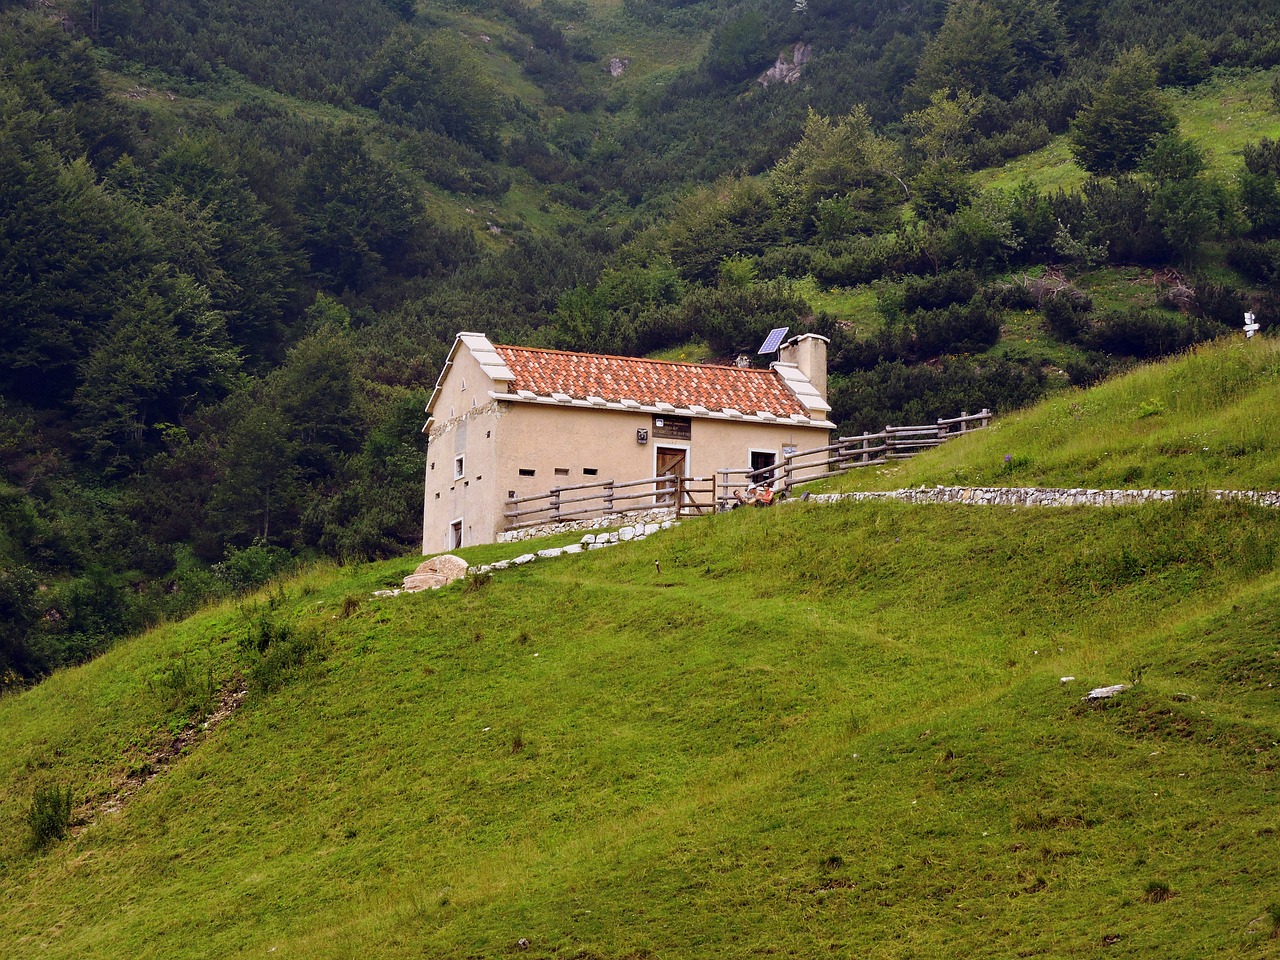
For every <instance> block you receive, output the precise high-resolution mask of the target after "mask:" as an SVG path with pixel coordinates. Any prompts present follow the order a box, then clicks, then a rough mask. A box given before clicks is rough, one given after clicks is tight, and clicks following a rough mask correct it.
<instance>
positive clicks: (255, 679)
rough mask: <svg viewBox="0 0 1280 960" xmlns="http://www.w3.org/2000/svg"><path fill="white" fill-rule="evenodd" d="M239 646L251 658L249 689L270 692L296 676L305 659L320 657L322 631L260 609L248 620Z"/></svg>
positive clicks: (322, 645)
mask: <svg viewBox="0 0 1280 960" xmlns="http://www.w3.org/2000/svg"><path fill="white" fill-rule="evenodd" d="M239 646H240V649H241V651H243V652H244V653H245V654H246V655H247V656H248V658H249V659H250V664H249V671H248V678H249V689H250V690H252V691H254V692H256V693H272V692H274V691H276V690H279V689H280V688H281V687H283V686H285V684H287V683H289V682H290V681H291V680H293V679H294V678H295V677H296V676H298V675H299V674H300V673H301V670H302V668H303V667H304V666H306V665H307V664H308V663H312V662H315V661H317V660H319V659H322V657H323V654H324V635H323V634H322V633H321V632H320V631H319V630H316V629H314V628H299V627H298V626H296V625H295V624H293V623H290V622H288V621H284V620H276V619H275V618H274V617H272V616H271V615H270V614H267V613H263V614H260V615H259V616H257V617H255V618H254V619H253V621H252V622H251V623H250V624H249V629H248V630H247V631H246V632H245V633H244V634H243V635H242V636H241V637H240V639H239Z"/></svg>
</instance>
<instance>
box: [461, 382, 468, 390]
mask: <svg viewBox="0 0 1280 960" xmlns="http://www.w3.org/2000/svg"><path fill="white" fill-rule="evenodd" d="M462 389H463V390H466V389H467V381H466V380H465V379H464V380H463V381H462Z"/></svg>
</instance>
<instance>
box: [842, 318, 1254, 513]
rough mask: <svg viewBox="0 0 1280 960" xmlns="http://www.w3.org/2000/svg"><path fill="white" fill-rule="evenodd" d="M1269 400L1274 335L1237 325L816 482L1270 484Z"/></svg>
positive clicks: (874, 485) (868, 485)
mask: <svg viewBox="0 0 1280 960" xmlns="http://www.w3.org/2000/svg"><path fill="white" fill-rule="evenodd" d="M1277 409H1280V342H1278V341H1276V340H1274V339H1271V338H1261V337H1259V338H1255V339H1253V340H1246V339H1245V338H1244V336H1243V334H1237V335H1235V336H1232V337H1229V338H1226V339H1225V340H1223V341H1220V342H1218V343H1214V344H1208V345H1203V346H1201V347H1199V348H1196V349H1194V350H1193V351H1192V352H1190V353H1188V354H1186V355H1184V356H1181V357H1178V358H1176V359H1173V360H1167V361H1163V362H1160V363H1152V364H1145V365H1142V366H1140V367H1137V368H1136V369H1134V370H1133V371H1131V372H1130V373H1128V374H1126V375H1125V376H1122V377H1117V378H1115V379H1113V380H1111V381H1108V382H1106V383H1103V384H1101V385H1099V386H1097V387H1094V388H1092V389H1090V390H1078V389H1073V390H1064V391H1063V392H1061V393H1059V394H1057V395H1055V396H1054V397H1053V398H1052V399H1050V400H1048V401H1046V402H1044V403H1042V404H1039V405H1037V406H1035V407H1032V408H1030V409H1029V410H1026V411H1022V412H1019V413H1015V414H1011V415H1010V416H1007V417H1001V418H998V419H997V420H996V421H994V423H993V424H992V426H991V428H990V429H989V430H986V431H982V432H980V433H975V434H973V435H972V436H970V437H967V438H965V440H964V441H963V442H958V443H955V444H950V445H947V446H944V447H942V448H940V449H938V450H936V451H934V452H933V453H932V454H931V455H930V456H928V457H921V458H918V459H916V460H910V461H903V462H901V463H897V464H893V465H890V466H885V467H878V468H870V469H867V470H859V471H854V472H852V473H849V474H846V475H845V476H844V477H841V478H839V479H838V480H833V481H826V482H827V483H830V484H832V485H834V486H835V487H837V488H839V489H854V490H876V489H892V488H896V487H907V486H919V485H920V484H927V485H929V486H933V485H935V484H961V485H987V486H1048V487H1105V488H1116V487H1157V488H1162V489H1179V490H1191V489H1203V488H1211V489H1243V490H1277V489H1280V418H1277V416H1276V410H1277ZM1006 458H1007V459H1006Z"/></svg>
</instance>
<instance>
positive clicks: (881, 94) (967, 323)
mask: <svg viewBox="0 0 1280 960" xmlns="http://www.w3.org/2000/svg"><path fill="white" fill-rule="evenodd" d="M798 51H800V52H798ZM780 55H784V56H785V58H786V59H787V62H788V63H789V64H795V63H796V62H797V61H800V66H799V67H798V69H796V70H794V71H793V72H792V74H791V76H792V79H793V80H794V82H787V83H784V82H773V83H770V84H767V85H766V84H764V83H761V82H760V80H759V78H760V76H761V74H762V72H763V71H764V70H766V69H767V68H768V67H770V65H771V64H773V63H774V61H775V60H776V59H777V58H778V57H779V56H780ZM611 61H613V62H614V64H615V69H610V65H611ZM1277 63H1280V26H1278V25H1277V22H1276V21H1275V18H1274V17H1271V16H1267V15H1264V14H1262V13H1261V12H1259V10H1258V8H1257V5H1256V4H1253V3H1249V2H1245V0H1228V2H1224V3H1214V4H1209V3H1207V2H1197V0H1178V2H1174V3H1169V4H1163V5H1161V6H1160V7H1159V8H1158V9H1153V8H1152V7H1151V5H1149V4H1141V3H1137V2H1110V3H1109V2H1105V0H1087V2H1060V3H1047V4H1046V3H1031V2H1025V0H953V2H951V3H950V4H944V3H940V2H922V0H908V2H906V3H888V2H883V3H882V2H879V0H871V2H865V3H857V4H851V3H845V2H840V0H807V2H805V0H786V2H773V0H769V2H764V0H745V2H734V0H704V2H669V3H662V2H658V0H624V2H622V3H621V4H620V5H619V4H616V3H605V2H599V3H596V2H584V0H546V2H543V3H541V4H537V5H532V4H526V3H524V2H522V0H422V2H418V3H416V4H415V3H413V2H410V0H385V2H382V0H373V2H361V3H341V2H337V0H303V2H298V3H291V4H287V5H284V6H279V5H276V6H269V5H263V4H260V3H257V2H256V0H210V2H208V3H205V4H202V5H200V6H199V7H198V8H197V7H194V6H192V5H190V4H183V3H179V2H175V0H83V2H81V0H74V2H73V0H53V2H51V3H50V2H45V0H40V2H35V0H32V2H30V3H27V2H23V0H0V397H3V411H2V412H0V450H3V458H2V461H0V467H2V469H3V475H0V672H7V673H8V674H9V675H10V676H11V677H14V678H20V679H32V678H36V677H39V676H41V675H43V674H44V673H46V672H48V671H49V670H51V669H53V668H56V667H58V666H60V665H64V664H68V663H74V662H78V661H80V660H83V659H85V658H87V657H90V656H92V655H94V654H95V653H97V652H99V651H101V650H102V649H104V648H105V647H106V646H107V645H108V644H109V643H110V642H111V641H112V640H113V639H114V638H116V637H119V636H120V635H122V634H125V633H128V632H131V631H134V630H137V629H138V628H140V627H142V626H144V625H145V624H147V623H150V622H153V621H155V620H156V619H157V618H160V617H163V616H166V615H178V614H182V613H185V612H187V611H190V610H191V609H193V608H194V607H195V606H196V605H198V604H200V603H201V602H203V601H205V600H206V599H209V598H212V597H217V596H220V595H225V594H228V593H233V592H236V591H239V590H242V589H245V588H247V587H250V586H252V585H254V584H257V583H260V582H262V581H263V580H264V579H266V578H267V577H269V576H270V575H271V574H272V573H273V572H275V571H277V570H279V569H281V568H282V567H283V566H285V565H287V564H289V563H291V562H292V561H293V559H294V558H297V557H299V556H311V555H316V554H328V555H333V556H337V557H352V558H354V557H381V556H388V555H392V554H396V553H399V552H402V551H403V550H405V549H407V548H408V547H409V546H410V545H411V544H412V543H413V541H414V538H415V536H416V533H417V526H418V518H419V514H420V504H419V502H418V501H419V496H420V494H419V482H420V474H421V469H422V444H423V441H422V438H421V437H420V435H419V428H420V427H421V409H422V407H423V405H424V403H425V399H426V395H427V391H428V390H429V388H430V386H431V384H432V383H433V381H434V378H435V376H436V374H437V372H438V368H439V365H440V363H441V362H442V360H443V356H444V354H445V352H446V351H447V349H448V345H449V342H450V340H451V338H452V336H453V334H454V333H455V332H456V331H458V330H460V329H473V330H482V331H485V332H487V333H488V334H489V335H490V336H491V337H493V338H494V339H495V340H499V341H507V342H516V343H525V344H531V345H549V346H560V347H567V348H575V349H577V348H581V349H591V350H600V351H610V352H618V353H647V352H653V351H661V350H677V351H683V352H686V353H688V354H690V355H698V356H707V357H727V356H731V355H732V354H734V353H736V352H737V351H739V350H744V349H745V350H752V349H754V347H755V346H756V344H757V342H758V339H757V338H758V336H759V335H760V333H761V332H762V331H763V330H766V329H768V328H769V327H771V326H779V325H789V326H792V327H793V328H797V329H799V328H803V329H814V330H818V331H820V332H823V333H825V334H826V335H828V336H830V337H831V338H832V340H833V355H832V356H833V371H834V373H835V374H836V376H835V377H834V379H833V402H834V404H835V407H836V414H835V415H836V417H837V419H838V421H839V422H840V423H841V425H842V427H843V428H845V429H861V428H864V427H870V426H877V425H882V424H883V423H884V422H887V421H888V420H890V419H895V418H901V419H914V418H917V417H931V416H937V415H939V414H950V413H952V412H954V410H955V409H956V408H957V407H962V406H968V407H969V408H971V409H974V408H977V407H978V406H982V405H987V406H993V407H996V408H997V409H1001V410H1004V409H1010V408H1012V407H1014V406H1018V405H1021V404H1024V403H1026V402H1028V401H1030V400H1032V399H1035V398H1037V397H1039V396H1041V395H1043V394H1044V393H1045V392H1047V391H1050V390H1053V389H1057V388H1059V387H1066V386H1068V385H1070V384H1080V383H1087V382H1091V381H1093V380H1095V379H1097V378H1098V377H1101V376H1104V375H1105V374H1107V373H1108V372H1110V371H1112V370H1115V369H1118V368H1120V367H1122V366H1124V365H1126V364H1128V363H1131V362H1132V361H1133V360H1134V359H1140V358H1145V357H1152V356H1157V355H1160V354H1164V353H1168V352H1171V351H1175V350H1178V349H1181V348H1183V347H1185V346H1187V345H1188V344H1190V343H1193V342H1196V341H1198V340H1202V339H1205V338H1208V337H1212V336H1216V335H1219V334H1221V333H1222V332H1224V331H1225V330H1227V329H1228V326H1235V325H1238V323H1239V318H1240V315H1241V313H1242V312H1243V310H1244V309H1246V308H1252V309H1254V310H1255V312H1257V313H1258V315H1259V317H1260V319H1261V320H1262V321H1263V322H1264V324H1270V323H1272V322H1274V321H1275V320H1276V318H1277V317H1278V316H1280V309H1278V306H1277V305H1278V304H1280V301H1278V300H1277V299H1276V295H1277V292H1278V291H1280V186H1278V183H1280V145H1277V142H1276V140H1275V139H1274V138H1276V137H1280V100H1278V98H1280V93H1277V90H1278V89H1280V87H1277V85H1276V83H1275V82H1273V79H1272V78H1273V77H1274V76H1275V74H1276V71H1275V70H1274V67H1275V65H1276V64H1277ZM1245 106H1247V107H1248V109H1249V111H1252V112H1251V113H1249V116H1250V117H1255V118H1260V119H1257V126H1256V131H1257V136H1256V137H1255V138H1253V139H1252V140H1250V141H1249V145H1247V146H1246V147H1244V148H1243V149H1242V150H1241V151H1240V152H1239V153H1236V154H1232V155H1230V156H1224V157H1219V156H1217V155H1216V154H1214V153H1213V152H1212V150H1211V147H1212V143H1213V140H1214V138H1215V136H1216V135H1217V134H1218V133H1221V132H1222V131H1223V130H1230V129H1232V124H1233V123H1239V122H1240V121H1239V119H1238V117H1239V116H1241V115H1242V111H1243V108H1244V107H1245ZM1201 108H1203V110H1201ZM1205 110H1207V111H1208V113H1209V114H1210V115H1211V116H1212V120H1211V122H1209V123H1207V124H1205V123H1201V122H1200V121H1198V120H1197V121H1195V122H1194V123H1193V121H1192V119H1191V118H1192V117H1199V116H1201V115H1202V114H1203V112H1204V111H1205ZM1197 111H1200V112H1197ZM1233 118H1234V119H1233ZM1196 123H1200V125H1199V126H1196V125H1195V124H1196ZM1237 129H1238V128H1237ZM1249 129H1250V131H1253V130H1254V129H1255V127H1250V128H1249ZM1064 144H1065V145H1067V150H1068V152H1069V154H1070V157H1071V159H1064V160H1063V161H1062V162H1063V163H1064V164H1067V165H1069V166H1071V167H1072V169H1077V170H1081V171H1083V173H1081V179H1082V181H1083V186H1081V187H1080V188H1079V189H1071V190H1067V191H1058V190H1054V189H1051V188H1048V187H1043V188H1042V187H1038V186H1035V185H1034V184H1020V185H1019V184H1015V185H1013V186H1011V187H1004V186H999V187H989V188H983V187H980V186H979V181H978V179H977V178H975V176H974V175H973V172H974V171H975V170H978V169H980V168H986V167H991V166H998V165H999V164H1001V163H1003V162H1005V161H1006V160H1009V159H1010V158H1015V157H1021V156H1024V155H1027V154H1030V153H1032V152H1033V151H1039V150H1042V149H1045V148H1060V147H1061V146H1062V145H1064ZM1086 175H1087V178H1086Z"/></svg>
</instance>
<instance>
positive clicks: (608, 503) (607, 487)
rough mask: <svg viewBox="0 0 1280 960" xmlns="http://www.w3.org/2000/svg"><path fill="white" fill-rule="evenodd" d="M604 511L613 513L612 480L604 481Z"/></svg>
mask: <svg viewBox="0 0 1280 960" xmlns="http://www.w3.org/2000/svg"><path fill="white" fill-rule="evenodd" d="M604 512H605V513H613V480H612V478H611V479H609V480H606V481H605V482H604Z"/></svg>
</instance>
